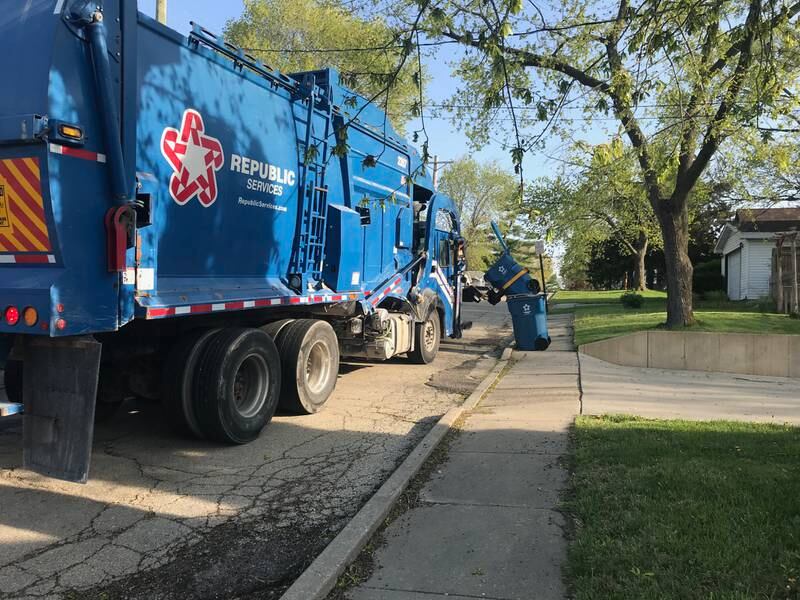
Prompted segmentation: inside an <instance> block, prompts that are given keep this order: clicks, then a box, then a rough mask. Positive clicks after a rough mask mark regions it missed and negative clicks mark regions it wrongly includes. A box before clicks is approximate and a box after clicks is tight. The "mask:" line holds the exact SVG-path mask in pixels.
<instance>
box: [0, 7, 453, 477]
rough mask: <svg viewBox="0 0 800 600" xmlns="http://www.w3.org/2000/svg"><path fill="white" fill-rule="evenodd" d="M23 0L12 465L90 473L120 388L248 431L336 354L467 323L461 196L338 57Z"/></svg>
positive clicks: (312, 407) (13, 59) (399, 344)
mask: <svg viewBox="0 0 800 600" xmlns="http://www.w3.org/2000/svg"><path fill="white" fill-rule="evenodd" d="M14 4H15V6H13V7H12V8H9V9H7V10H6V12H5V14H4V16H3V17H0V40H2V41H0V47H2V48H3V52H0V72H2V73H3V75H4V79H5V80H6V81H7V82H13V85H10V86H7V91H6V92H5V93H3V94H0V310H2V311H3V314H2V318H1V319H0V338H2V342H3V343H4V345H5V346H6V347H7V348H8V349H9V357H8V360H7V363H6V383H7V391H8V393H9V396H10V397H11V400H16V401H17V402H19V403H20V404H24V410H25V417H24V419H25V421H24V444H25V464H26V466H27V467H29V468H31V469H34V470H37V471H39V472H43V473H45V474H48V475H52V476H56V477H61V478H65V479H70V480H76V481H85V480H86V477H87V476H88V468H89V455H90V450H91V439H92V435H93V419H94V418H95V416H97V415H99V414H101V413H106V412H110V411H111V410H113V408H114V407H115V406H117V405H118V404H119V403H120V402H121V401H122V400H123V399H125V398H127V397H130V396H142V397H148V398H153V399H155V398H160V399H161V400H162V401H163V402H164V403H165V405H166V414H167V415H168V416H169V417H170V419H171V420H172V421H173V422H174V423H175V425H176V426H177V427H178V428H179V429H182V430H184V431H185V432H187V433H193V434H195V435H200V436H203V437H207V438H211V439H215V440H219V441H222V442H229V443H243V442H247V441H250V440H251V439H253V438H254V437H255V436H256V435H258V433H259V432H260V431H261V429H262V428H263V427H264V426H265V425H266V423H267V422H268V421H269V419H270V418H271V416H272V414H273V412H274V410H275V407H276V405H277V404H278V402H279V401H280V402H281V403H282V404H283V405H284V406H285V407H286V408H288V409H290V410H293V411H295V412H314V411H316V410H319V409H320V408H321V407H322V405H323V404H324V402H325V400H327V398H328V396H329V395H330V393H331V392H332V391H333V387H334V386H335V381H336V372H337V371H338V364H339V357H340V356H352V357H362V358H372V359H388V358H390V357H392V356H395V355H398V354H407V353H408V354H409V356H411V357H412V358H413V359H416V360H417V361H418V362H429V361H430V360H432V359H433V357H434V356H435V354H436V351H437V350H438V343H439V339H440V336H441V335H449V336H453V337H458V336H460V334H461V325H460V303H461V271H462V270H463V267H464V265H463V241H462V240H461V238H460V234H459V216H458V211H457V209H456V207H455V205H454V203H453V202H452V201H451V200H450V199H449V198H447V197H446V196H443V195H440V194H437V193H436V192H435V191H434V188H433V184H432V181H431V179H430V178H429V177H428V176H427V175H426V174H425V172H424V168H423V165H421V164H420V159H419V156H418V155H417V153H416V152H415V151H414V150H413V149H412V148H410V147H409V146H408V145H407V144H406V143H405V142H403V141H401V140H400V138H399V136H398V135H397V134H396V133H395V132H394V130H393V129H392V128H391V126H390V125H389V124H387V123H384V120H385V117H384V114H383V112H382V111H380V110H379V109H377V108H376V107H374V106H373V105H371V104H369V103H368V102H367V101H366V100H365V99H363V98H362V97H360V96H358V95H357V94H355V93H353V92H351V91H349V90H347V89H346V88H344V87H343V86H342V85H341V84H340V83H339V79H338V75H337V73H336V72H335V71H333V70H322V71H315V72H310V73H300V74H294V75H291V76H288V75H283V74H281V73H278V72H277V71H274V70H273V69H271V68H269V67H268V66H266V65H264V64H262V63H260V62H258V61H257V60H255V59H254V58H252V57H250V56H248V55H247V54H246V53H245V52H244V51H243V50H241V49H239V48H237V47H235V46H232V45H230V44H228V43H226V42H225V41H224V40H222V39H221V38H218V37H216V36H214V35H212V34H211V33H209V32H208V31H206V30H204V29H202V28H201V27H199V26H194V28H193V32H192V33H191V34H190V35H189V37H188V38H186V37H183V36H181V35H179V34H177V33H176V32H174V31H172V30H170V29H168V28H166V27H164V26H162V25H160V24H159V23H157V22H155V21H153V20H151V19H149V18H148V17H146V16H144V15H142V14H140V13H138V11H137V7H136V2H135V0H106V1H105V2H97V1H95V2H87V1H85V0H31V1H30V2H24V3H14ZM17 5H19V6H17ZM34 31H35V32H36V35H35V38H34V37H32V35H31V32H34ZM34 39H35V42H34ZM345 132H346V136H347V137H346V145H345V143H344V141H345V140H344V136H345ZM337 142H340V143H339V145H338V148H339V150H342V149H346V151H336V150H335V148H336V147H337ZM373 163H374V166H370V165H372V164H373ZM281 381H282V384H281ZM98 388H99V392H98ZM95 397H96V398H97V406H96V407H95Z"/></svg>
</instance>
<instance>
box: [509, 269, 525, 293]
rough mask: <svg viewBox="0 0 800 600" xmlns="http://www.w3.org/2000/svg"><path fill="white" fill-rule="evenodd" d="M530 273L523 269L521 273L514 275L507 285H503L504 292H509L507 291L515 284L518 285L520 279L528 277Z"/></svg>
mask: <svg viewBox="0 0 800 600" xmlns="http://www.w3.org/2000/svg"><path fill="white" fill-rule="evenodd" d="M528 273H530V271H528V269H522V271H520V272H519V273H517V274H516V275H514V276H513V277H512V278H511V279H509V280H508V281H506V283H505V285H503V289H504V290H507V289H508V288H510V287H511V286H512V285H514V284H515V283H516V282H517V281H518V280H519V279H520V277H524V276H525V275H527V274H528Z"/></svg>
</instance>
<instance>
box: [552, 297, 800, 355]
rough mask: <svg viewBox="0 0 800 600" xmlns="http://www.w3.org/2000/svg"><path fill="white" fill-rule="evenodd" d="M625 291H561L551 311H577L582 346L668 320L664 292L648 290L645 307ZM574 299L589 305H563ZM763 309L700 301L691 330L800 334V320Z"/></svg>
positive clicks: (754, 305) (578, 341) (751, 304)
mask: <svg viewBox="0 0 800 600" xmlns="http://www.w3.org/2000/svg"><path fill="white" fill-rule="evenodd" d="M621 294H622V292H621V291H603V292H558V294H557V295H556V296H555V298H554V301H553V302H552V303H551V308H552V310H551V313H552V314H559V313H565V312H569V313H574V314H575V343H576V344H577V345H579V346H580V345H582V344H588V343H589V342H595V341H597V340H603V339H606V338H610V337H616V336H620V335H625V334H628V333H633V332H634V331H642V330H645V329H655V328H657V327H659V326H661V325H662V324H663V323H664V322H665V321H666V319H667V313H666V295H665V294H664V293H663V292H653V291H649V292H645V293H644V295H645V302H644V306H642V308H637V309H630V308H625V307H624V306H622V304H620V302H619V297H620V295H621ZM571 302H578V303H581V304H587V306H577V307H574V308H559V305H560V304H565V303H571ZM593 304H595V305H596V304H608V305H607V306H592V305H593ZM759 308H760V303H759V302H718V301H717V302H704V301H699V302H698V303H697V304H696V306H695V317H696V318H697V324H696V325H693V326H692V327H691V328H690V330H691V331H716V332H722V333H785V334H800V319H791V318H789V317H787V316H786V315H779V314H776V313H769V312H759Z"/></svg>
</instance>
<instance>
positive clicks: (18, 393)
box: [3, 358, 22, 404]
mask: <svg viewBox="0 0 800 600" xmlns="http://www.w3.org/2000/svg"><path fill="white" fill-rule="evenodd" d="M3 379H4V385H5V388H6V396H8V401H9V402H14V403H15V404H22V361H21V360H16V359H13V358H10V359H8V360H7V361H6V368H5V370H4V371H3Z"/></svg>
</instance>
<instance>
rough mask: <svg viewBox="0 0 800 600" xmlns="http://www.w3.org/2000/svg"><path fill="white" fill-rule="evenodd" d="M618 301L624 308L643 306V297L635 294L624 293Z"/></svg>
mask: <svg viewBox="0 0 800 600" xmlns="http://www.w3.org/2000/svg"><path fill="white" fill-rule="evenodd" d="M619 301H620V302H622V306H624V307H625V308H642V306H644V296H642V295H641V294H637V293H636V292H625V293H624V294H622V296H620V297H619Z"/></svg>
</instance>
